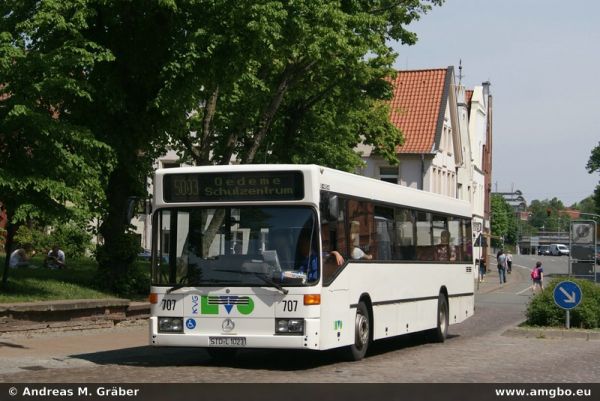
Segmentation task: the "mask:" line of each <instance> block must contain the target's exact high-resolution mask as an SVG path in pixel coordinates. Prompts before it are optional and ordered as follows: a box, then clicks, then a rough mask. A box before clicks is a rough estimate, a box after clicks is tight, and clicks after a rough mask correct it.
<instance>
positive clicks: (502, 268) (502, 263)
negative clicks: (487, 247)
mask: <svg viewBox="0 0 600 401" xmlns="http://www.w3.org/2000/svg"><path fill="white" fill-rule="evenodd" d="M497 261H498V277H499V278H500V285H502V284H504V283H506V269H507V266H508V265H507V262H506V254H505V253H504V251H503V250H502V249H501V250H500V252H498V257H497Z"/></svg>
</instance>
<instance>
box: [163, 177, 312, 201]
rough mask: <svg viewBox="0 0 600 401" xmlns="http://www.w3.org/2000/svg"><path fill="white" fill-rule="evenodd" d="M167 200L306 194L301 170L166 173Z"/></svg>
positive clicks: (260, 198)
mask: <svg viewBox="0 0 600 401" xmlns="http://www.w3.org/2000/svg"><path fill="white" fill-rule="evenodd" d="M163 197H164V200H165V202H168V203H173V202H238V201H283V200H299V199H302V198H303V197H304V180H303V177H302V173H301V172H300V171H272V172H268V171H260V172H254V171H252V172H244V173H188V174H167V175H165V176H164V177H163Z"/></svg>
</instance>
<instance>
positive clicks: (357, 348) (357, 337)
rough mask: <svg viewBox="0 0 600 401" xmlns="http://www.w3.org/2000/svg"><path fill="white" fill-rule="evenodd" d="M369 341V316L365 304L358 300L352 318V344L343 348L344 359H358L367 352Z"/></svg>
mask: <svg viewBox="0 0 600 401" xmlns="http://www.w3.org/2000/svg"><path fill="white" fill-rule="evenodd" d="M370 342H371V317H370V315H369V309H368V308H367V305H366V304H365V303H364V302H363V301H360V302H359V303H358V307H357V308H356V318H355V319H354V344H352V345H349V346H348V347H346V348H345V349H344V354H345V356H346V359H348V360H350V361H360V360H361V359H363V358H364V357H365V355H366V354H367V349H368V348H369V343H370Z"/></svg>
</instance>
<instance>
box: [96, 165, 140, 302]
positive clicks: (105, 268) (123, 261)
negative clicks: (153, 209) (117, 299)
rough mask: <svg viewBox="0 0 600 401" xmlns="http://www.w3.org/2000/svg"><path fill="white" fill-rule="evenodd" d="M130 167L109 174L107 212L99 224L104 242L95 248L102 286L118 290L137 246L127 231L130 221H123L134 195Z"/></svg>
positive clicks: (133, 181) (127, 271) (134, 256)
mask: <svg viewBox="0 0 600 401" xmlns="http://www.w3.org/2000/svg"><path fill="white" fill-rule="evenodd" d="M132 170H134V169H132V168H131V167H129V168H123V167H120V166H118V167H117V168H116V169H115V170H114V171H113V173H112V175H111V177H110V180H109V184H108V190H107V201H108V213H107V215H106V216H105V217H104V220H103V222H102V224H101V225H100V234H101V235H102V239H103V241H104V243H103V244H102V245H101V246H99V247H98V252H97V256H96V258H97V260H98V265H99V270H100V272H101V277H102V279H103V280H105V282H104V283H102V285H103V286H104V287H106V288H109V289H112V290H116V291H119V288H120V287H122V285H123V284H126V283H120V281H121V280H126V277H127V276H128V273H129V270H130V267H131V265H132V263H133V262H134V261H135V258H136V255H137V252H138V250H139V247H140V245H139V244H136V241H135V240H134V239H135V237H134V236H133V235H132V234H131V233H130V232H129V222H128V221H126V220H125V216H126V211H127V206H128V198H129V196H132V195H135V193H133V188H134V183H135V177H131V176H130V172H132Z"/></svg>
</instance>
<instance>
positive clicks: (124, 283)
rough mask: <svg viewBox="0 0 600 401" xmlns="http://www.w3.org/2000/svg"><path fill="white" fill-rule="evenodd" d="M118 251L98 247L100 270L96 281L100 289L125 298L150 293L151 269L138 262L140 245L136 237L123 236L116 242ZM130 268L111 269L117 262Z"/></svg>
mask: <svg viewBox="0 0 600 401" xmlns="http://www.w3.org/2000/svg"><path fill="white" fill-rule="evenodd" d="M113 243H114V244H116V246H117V247H116V249H108V248H107V245H102V246H99V247H98V250H97V255H96V259H97V260H98V264H99V270H98V274H97V278H96V281H97V283H98V286H99V288H101V289H103V290H106V291H114V292H116V293H117V294H119V295H121V296H125V297H130V296H133V295H136V294H142V293H146V292H148V288H150V276H149V271H150V269H149V268H148V266H147V263H146V264H145V263H141V262H136V255H137V253H138V252H139V248H140V244H139V240H138V238H137V236H136V235H134V234H122V235H121V236H119V238H117V239H116V240H115V241H114V242H113ZM113 258H120V259H119V261H120V262H122V263H125V264H126V265H127V266H130V268H128V269H123V270H117V269H113V268H111V266H112V265H113V263H114V262H115V260H114V259H113Z"/></svg>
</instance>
